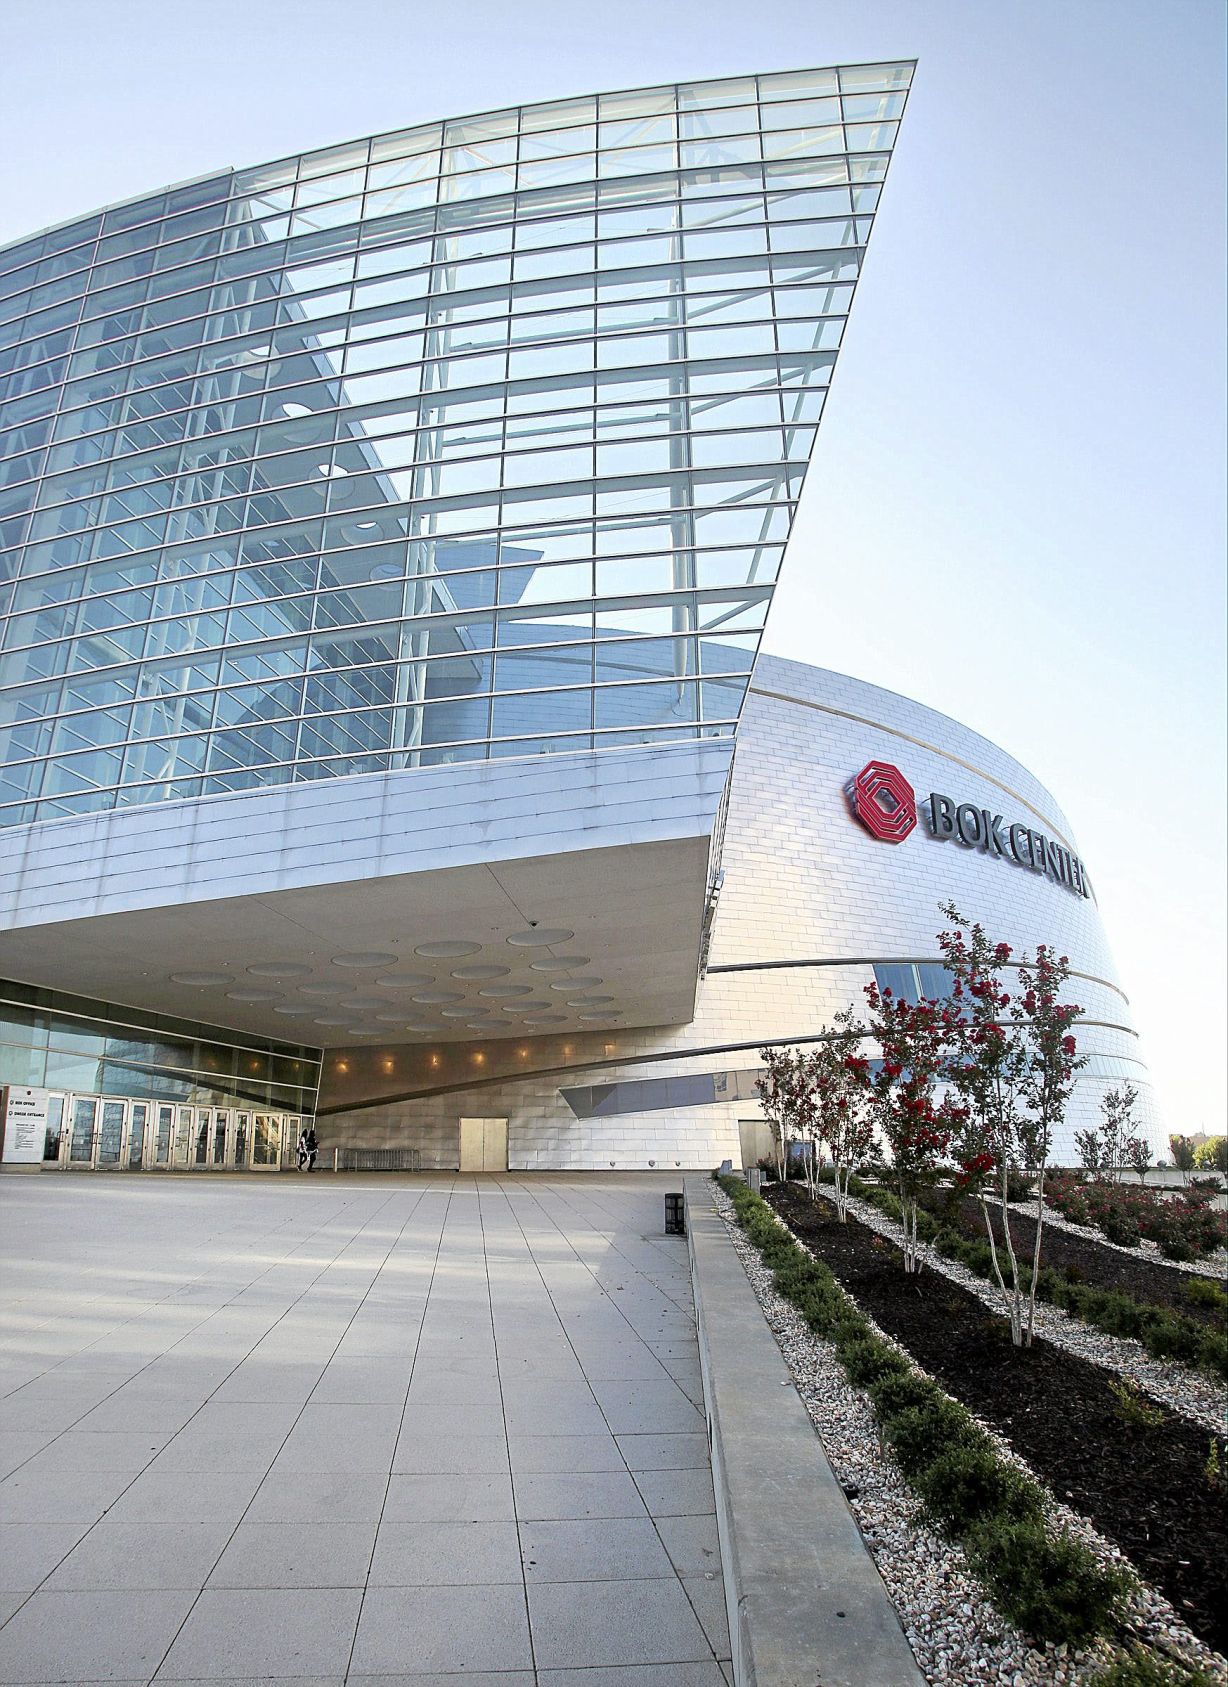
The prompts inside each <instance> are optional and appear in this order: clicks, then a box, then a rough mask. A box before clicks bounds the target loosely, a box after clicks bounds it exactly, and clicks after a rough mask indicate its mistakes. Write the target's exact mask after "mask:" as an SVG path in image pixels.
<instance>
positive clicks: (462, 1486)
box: [384, 1473, 516, 1523]
mask: <svg viewBox="0 0 1228 1687" xmlns="http://www.w3.org/2000/svg"><path fill="white" fill-rule="evenodd" d="M515 1515H516V1513H515V1510H514V1509H513V1506H512V1483H511V1478H510V1477H508V1476H505V1475H502V1474H498V1473H496V1474H491V1475H484V1476H473V1475H455V1474H435V1475H412V1476H393V1477H392V1478H391V1479H390V1481H389V1483H388V1497H387V1500H386V1501H385V1504H384V1517H385V1518H386V1519H388V1521H390V1522H401V1523H404V1522H421V1523H452V1522H457V1523H478V1522H497V1521H500V1520H507V1519H510V1518H512V1517H514V1516H515Z"/></svg>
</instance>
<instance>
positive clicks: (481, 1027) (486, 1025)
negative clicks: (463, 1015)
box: [465, 1019, 490, 1031]
mask: <svg viewBox="0 0 1228 1687" xmlns="http://www.w3.org/2000/svg"><path fill="white" fill-rule="evenodd" d="M465 1029H466V1030H467V1031H489V1030H490V1021H489V1020H486V1021H485V1022H483V1021H482V1020H480V1019H478V1020H474V1022H473V1023H472V1024H471V1025H467V1026H466V1027H465Z"/></svg>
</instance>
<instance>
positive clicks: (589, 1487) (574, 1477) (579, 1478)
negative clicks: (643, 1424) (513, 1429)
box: [516, 1470, 644, 1520]
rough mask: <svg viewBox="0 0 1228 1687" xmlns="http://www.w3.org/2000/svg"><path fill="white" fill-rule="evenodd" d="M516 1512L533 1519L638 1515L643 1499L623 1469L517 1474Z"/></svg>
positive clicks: (521, 1516) (639, 1514)
mask: <svg viewBox="0 0 1228 1687" xmlns="http://www.w3.org/2000/svg"><path fill="white" fill-rule="evenodd" d="M516 1515H517V1517H520V1518H522V1519H524V1518H528V1519H534V1520H536V1519H548V1518H560V1519H562V1518H569V1517H642V1516H643V1515H644V1503H643V1501H642V1500H641V1498H640V1496H639V1494H638V1492H637V1491H636V1486H635V1483H634V1482H633V1481H632V1480H631V1478H630V1476H628V1475H627V1473H626V1472H625V1471H615V1470H605V1471H583V1472H572V1473H570V1474H565V1475H560V1474H557V1473H547V1474H542V1475H523V1476H522V1475H517V1477H516Z"/></svg>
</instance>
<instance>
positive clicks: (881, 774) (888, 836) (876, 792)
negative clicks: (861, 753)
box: [845, 761, 917, 844]
mask: <svg viewBox="0 0 1228 1687" xmlns="http://www.w3.org/2000/svg"><path fill="white" fill-rule="evenodd" d="M845 791H846V794H847V796H848V800H849V807H850V808H851V809H852V811H853V814H854V815H855V817H856V818H857V819H858V820H860V821H861V824H862V825H863V826H864V827H865V829H866V831H867V832H869V833H870V835H871V837H875V838H878V839H879V840H880V841H881V842H882V843H893V844H897V843H903V842H904V839H905V838H906V837H907V836H908V834H909V833H910V832H911V831H912V829H913V827H914V826H915V825H916V824H917V797H916V793H915V792H914V790H913V788H912V786H911V785H910V784H909V783H908V781H907V779H905V777H904V775H903V774H902V773H901V772H900V770H899V768H898V767H892V765H891V763H890V762H889V761H870V762H867V763H866V765H865V766H864V767H863V768H862V770H861V772H860V773H859V774H858V775H857V777H856V778H855V779H851V780H850V781H849V783H848V785H847V786H846V787H845Z"/></svg>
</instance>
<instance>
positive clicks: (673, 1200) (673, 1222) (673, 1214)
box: [665, 1195, 686, 1236]
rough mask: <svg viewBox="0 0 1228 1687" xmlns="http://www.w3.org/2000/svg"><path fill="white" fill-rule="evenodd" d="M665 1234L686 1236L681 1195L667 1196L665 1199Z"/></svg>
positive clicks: (684, 1213) (684, 1212) (684, 1214)
mask: <svg viewBox="0 0 1228 1687" xmlns="http://www.w3.org/2000/svg"><path fill="white" fill-rule="evenodd" d="M665 1234H666V1235H667V1236H685V1235H686V1211H685V1209H684V1207H683V1205H682V1196H681V1195H667V1196H666V1197H665Z"/></svg>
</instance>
